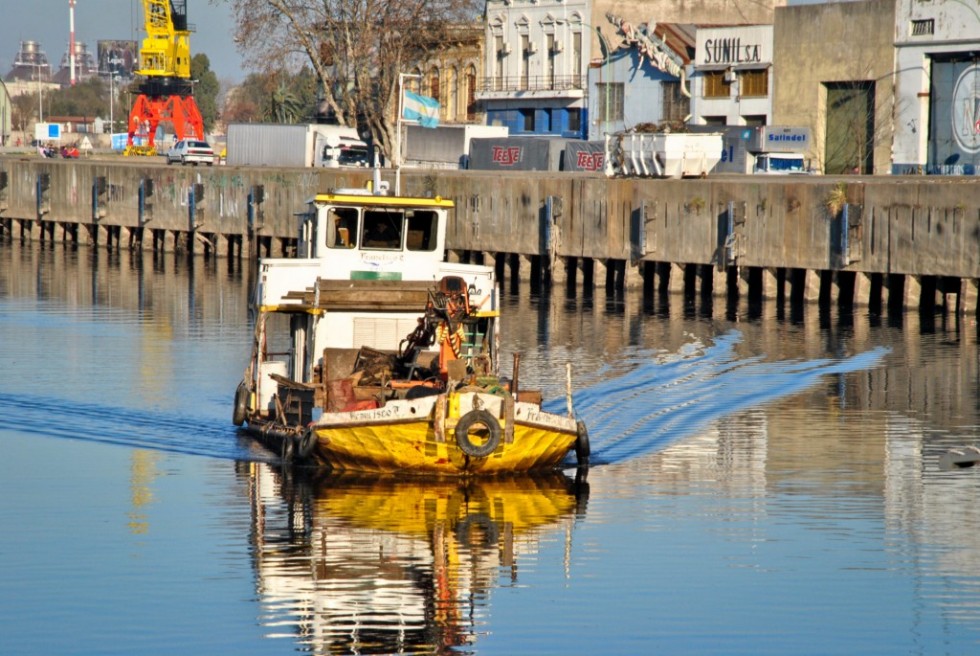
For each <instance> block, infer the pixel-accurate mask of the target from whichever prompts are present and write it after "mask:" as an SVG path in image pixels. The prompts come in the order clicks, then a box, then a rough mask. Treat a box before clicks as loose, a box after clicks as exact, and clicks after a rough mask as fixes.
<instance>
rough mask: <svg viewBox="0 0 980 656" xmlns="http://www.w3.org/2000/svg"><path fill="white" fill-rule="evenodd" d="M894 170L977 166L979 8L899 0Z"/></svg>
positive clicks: (977, 169)
mask: <svg viewBox="0 0 980 656" xmlns="http://www.w3.org/2000/svg"><path fill="white" fill-rule="evenodd" d="M895 20H896V26H895V34H896V37H895V50H896V59H895V74H894V75H895V89H896V107H895V114H894V115H895V138H894V145H893V152H892V172H893V173H896V174H902V173H918V172H923V171H925V172H928V173H941V174H960V175H962V174H966V175H976V174H978V173H980V55H978V52H980V13H978V12H977V8H976V6H975V4H973V5H972V6H971V4H970V3H962V2H959V1H958V0H898V7H897V11H896V12H895Z"/></svg>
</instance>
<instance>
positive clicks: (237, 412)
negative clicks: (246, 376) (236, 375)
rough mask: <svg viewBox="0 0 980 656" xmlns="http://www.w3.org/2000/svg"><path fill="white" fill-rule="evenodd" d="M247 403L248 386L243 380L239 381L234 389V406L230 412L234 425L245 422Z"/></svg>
mask: <svg viewBox="0 0 980 656" xmlns="http://www.w3.org/2000/svg"><path fill="white" fill-rule="evenodd" d="M247 403H248V388H247V387H245V383H244V381H243V382H241V383H238V389H236V390H235V407H234V409H233V410H232V412H231V422H232V423H233V424H235V425H236V426H241V425H242V424H244V423H245V414H246V412H247V408H246V404H247Z"/></svg>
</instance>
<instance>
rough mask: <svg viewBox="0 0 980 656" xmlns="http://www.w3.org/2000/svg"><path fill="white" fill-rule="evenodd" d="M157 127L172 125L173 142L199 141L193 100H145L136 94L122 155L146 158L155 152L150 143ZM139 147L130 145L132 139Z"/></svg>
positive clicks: (200, 121) (201, 124)
mask: <svg viewBox="0 0 980 656" xmlns="http://www.w3.org/2000/svg"><path fill="white" fill-rule="evenodd" d="M161 123H170V124H172V125H173V129H174V134H175V135H176V136H177V139H178V140H180V139H203V138H204V119H202V118H201V112H200V110H199V109H198V108H197V103H196V102H194V97H193V96H178V95H171V96H147V95H145V94H140V95H139V96H138V97H137V98H136V102H134V103H133V109H132V110H130V112H129V128H128V130H129V139H127V141H126V152H127V153H133V154H141V155H150V154H154V153H155V152H156V144H154V143H153V139H154V137H155V135H156V132H157V126H158V125H160V124H161ZM134 138H138V139H142V140H143V143H142V144H139V143H133V139H134Z"/></svg>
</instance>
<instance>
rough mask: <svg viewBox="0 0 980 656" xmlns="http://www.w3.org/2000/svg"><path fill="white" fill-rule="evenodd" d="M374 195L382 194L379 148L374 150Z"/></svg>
mask: <svg viewBox="0 0 980 656" xmlns="http://www.w3.org/2000/svg"><path fill="white" fill-rule="evenodd" d="M374 193H375V194H380V193H381V158H380V157H379V156H378V149H377V148H375V149H374Z"/></svg>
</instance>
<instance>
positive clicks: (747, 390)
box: [546, 331, 888, 464]
mask: <svg viewBox="0 0 980 656" xmlns="http://www.w3.org/2000/svg"><path fill="white" fill-rule="evenodd" d="M741 339H742V335H741V333H739V332H737V331H736V332H731V333H726V334H724V335H722V336H720V337H718V338H717V339H716V340H715V341H714V343H713V344H711V345H707V346H705V345H703V344H701V343H699V342H693V343H691V344H689V345H688V346H687V347H685V348H684V349H682V350H681V351H680V352H679V353H675V354H671V355H669V356H664V355H663V354H662V353H651V352H650V351H648V350H646V351H642V352H636V353H634V354H633V355H631V356H627V358H626V360H625V361H620V362H618V363H617V366H616V370H613V369H612V368H611V367H606V369H605V370H604V371H602V372H599V377H600V378H601V379H602V380H601V382H597V383H595V384H592V385H590V386H588V387H586V388H584V389H581V390H579V391H578V392H576V393H575V394H573V401H574V407H575V411H576V414H577V415H578V417H579V419H582V420H584V421H585V423H586V425H587V426H588V428H589V439H590V443H591V447H592V457H591V463H592V464H607V463H608V464H611V463H617V462H622V461H625V460H629V459H631V458H636V457H638V456H642V455H645V454H647V453H650V452H652V451H656V450H660V449H662V448H664V447H666V446H668V445H670V444H672V443H674V442H676V441H678V440H680V439H682V438H684V437H686V436H689V435H692V434H694V433H696V432H697V431H699V430H701V429H703V428H704V427H705V426H706V425H708V424H710V423H711V422H712V421H714V420H717V419H719V418H721V417H724V416H726V415H730V414H732V413H735V412H738V411H740V410H745V409H747V408H750V407H753V406H758V405H762V404H765V403H769V402H772V401H775V400H777V399H781V398H784V397H786V396H790V395H792V394H795V393H798V392H801V391H803V390H805V389H807V388H809V387H810V386H812V385H814V384H815V383H817V382H818V381H819V380H820V379H821V378H822V377H824V376H828V375H834V374H846V373H850V372H855V371H862V370H865V369H870V368H873V367H874V366H876V365H877V364H878V363H879V362H880V361H881V359H882V358H883V357H884V356H885V354H887V353H888V349H886V348H875V349H872V350H870V351H867V352H865V353H861V354H858V355H854V356H851V357H847V358H842V359H819V360H805V361H795V360H786V361H778V362H769V361H765V360H764V359H763V358H762V357H761V356H760V357H756V358H749V359H739V357H738V355H737V354H736V353H735V347H736V345H737V344H738V343H739V342H740V341H741ZM564 403H565V400H564V399H563V398H558V399H554V400H552V401H549V402H548V403H547V404H546V409H548V410H550V411H552V412H562V410H563V408H564Z"/></svg>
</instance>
